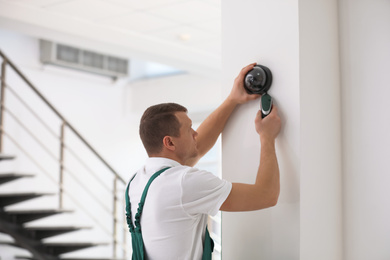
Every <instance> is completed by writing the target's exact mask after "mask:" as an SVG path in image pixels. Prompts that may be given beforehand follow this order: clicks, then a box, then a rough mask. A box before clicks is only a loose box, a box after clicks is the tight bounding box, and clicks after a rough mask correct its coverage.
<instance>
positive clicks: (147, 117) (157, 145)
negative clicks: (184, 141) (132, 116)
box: [139, 103, 187, 156]
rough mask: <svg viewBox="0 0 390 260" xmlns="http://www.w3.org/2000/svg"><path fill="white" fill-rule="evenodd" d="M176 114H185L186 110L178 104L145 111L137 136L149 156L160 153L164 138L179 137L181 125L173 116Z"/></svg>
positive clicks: (169, 104)
mask: <svg viewBox="0 0 390 260" xmlns="http://www.w3.org/2000/svg"><path fill="white" fill-rule="evenodd" d="M178 112H184V113H187V109H186V108H185V107H183V106H181V105H179V104H175V103H163V104H158V105H154V106H151V107H149V108H148V109H146V110H145V112H144V114H143V116H142V118H141V122H140V127H139V134H140V137H141V140H142V143H143V144H144V147H145V150H146V152H147V153H148V155H149V156H152V155H156V154H158V153H160V152H161V150H162V148H163V139H164V137H166V136H171V137H179V136H180V127H181V124H180V122H179V120H178V118H177V117H176V115H175V114H176V113H178Z"/></svg>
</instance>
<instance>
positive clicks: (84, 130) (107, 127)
mask: <svg viewBox="0 0 390 260" xmlns="http://www.w3.org/2000/svg"><path fill="white" fill-rule="evenodd" d="M0 39H1V40H0V48H1V50H2V51H3V52H4V53H5V54H6V55H7V56H8V58H9V59H10V60H11V61H12V62H14V63H15V64H16V66H18V67H19V69H20V70H21V71H22V73H24V74H25V75H26V76H27V78H28V79H29V80H30V81H31V82H32V83H33V84H34V85H35V86H36V87H37V88H38V89H39V91H41V92H42V94H43V95H44V96H45V97H46V98H47V99H48V100H49V101H50V102H51V103H52V104H53V105H54V106H55V107H56V109H57V110H58V111H59V112H60V113H61V114H62V115H63V116H64V117H65V118H66V119H67V120H69V122H70V123H71V124H72V125H73V126H74V127H75V128H76V129H77V130H78V131H79V132H80V134H81V135H82V136H83V137H84V138H85V139H86V140H87V141H88V142H89V143H90V144H91V145H92V147H94V148H95V149H96V150H97V152H98V153H100V154H101V155H102V156H103V158H105V159H106V160H107V161H108V163H109V164H111V166H112V167H113V168H114V169H115V170H117V171H118V173H119V174H120V175H122V177H123V178H124V179H125V180H127V179H128V178H129V177H130V176H131V175H132V174H133V173H134V172H135V171H136V170H137V169H138V168H139V167H140V166H141V165H142V164H143V163H144V160H145V159H146V157H147V155H146V152H145V151H144V149H143V146H142V143H141V141H140V140H139V135H138V126H139V119H140V117H141V115H142V113H143V111H144V109H146V108H147V107H148V106H149V105H153V104H156V103H160V102H177V103H180V104H183V105H184V106H186V107H187V108H188V109H189V112H190V113H189V114H190V116H191V117H192V118H193V120H194V123H196V121H197V120H202V119H203V118H204V116H205V115H206V114H207V113H208V112H209V111H210V110H212V109H214V108H215V107H216V106H217V105H218V104H219V102H220V94H221V92H220V83H219V81H218V80H216V79H215V77H214V78H213V79H210V78H206V77H204V76H198V75H194V74H180V75H175V76H169V77H162V78H155V79H148V80H145V81H142V80H139V77H138V79H137V80H135V81H134V80H131V79H128V78H127V79H122V80H118V81H117V82H113V81H112V80H111V79H108V78H105V77H100V76H96V75H91V74H86V73H83V72H77V71H71V70H68V69H63V68H55V67H52V66H42V65H41V64H40V62H39V41H38V39H36V38H34V37H30V36H26V35H23V34H20V33H15V32H11V31H6V30H0ZM141 65H142V64H141ZM138 69H139V68H138ZM135 78H137V77H135ZM7 84H9V85H10V86H11V87H12V88H13V89H18V90H19V92H18V93H19V95H21V96H22V97H25V98H26V101H27V103H28V104H29V105H30V106H32V107H33V108H36V109H38V111H37V113H38V114H39V115H40V116H41V117H42V118H43V119H44V120H45V121H47V124H48V125H49V126H50V127H52V130H53V131H54V132H56V134H57V135H59V127H60V123H61V122H60V120H58V119H57V118H56V117H55V116H54V115H53V114H52V113H50V111H49V110H48V109H47V108H46V107H45V105H44V104H43V103H42V102H40V100H39V99H37V98H36V97H35V95H33V94H32V93H31V92H30V91H29V88H28V87H27V86H26V85H24V84H23V83H22V82H21V81H20V80H19V79H17V77H15V75H14V73H12V71H11V70H7ZM6 105H7V107H8V108H9V109H10V110H11V111H12V112H13V113H15V114H17V115H18V116H20V118H19V119H20V121H22V122H23V123H24V124H26V125H27V127H28V128H29V130H30V131H32V132H33V133H34V134H36V135H37V136H41V137H42V136H43V137H45V142H44V143H46V144H49V148H50V149H49V150H50V151H51V152H52V153H53V154H54V155H55V156H56V157H58V154H59V141H58V140H57V139H55V138H53V137H51V136H50V134H48V133H47V131H46V130H45V129H42V127H41V125H40V124H37V122H36V120H35V118H33V117H32V116H31V114H30V113H29V112H28V111H26V110H25V109H24V108H23V107H22V106H21V105H20V103H19V102H18V101H17V100H15V98H14V97H13V95H12V94H11V93H9V92H7V96H6ZM5 117H6V121H5V123H6V124H5V129H6V131H7V132H8V133H10V134H12V135H13V136H14V137H15V138H16V139H17V140H18V141H19V142H20V143H23V145H24V146H25V147H24V148H25V150H28V151H30V152H32V153H33V155H35V156H37V158H38V161H39V162H43V163H42V164H43V165H45V169H46V171H47V172H48V174H49V175H51V176H52V177H51V178H52V179H53V180H54V181H55V182H56V181H57V180H58V173H59V165H58V164H57V163H55V162H54V160H53V158H50V156H47V154H46V153H45V151H41V149H40V148H39V145H38V144H37V143H36V142H34V140H31V138H30V137H29V136H27V134H25V131H24V130H23V129H21V128H20V127H18V126H17V124H15V122H14V121H13V120H12V119H11V118H10V116H9V114H7V113H6V116H5ZM65 137H66V140H67V141H68V143H67V144H70V143H71V144H72V145H76V146H72V147H71V148H73V149H72V150H74V151H77V152H78V153H79V155H81V159H83V160H85V161H86V162H87V163H88V166H89V167H90V168H91V169H92V170H94V172H95V173H97V174H100V175H103V176H106V177H103V182H105V183H106V184H107V185H108V186H111V185H112V178H107V175H109V176H111V175H110V172H109V171H107V170H106V169H105V167H104V166H103V165H102V164H99V163H98V162H96V161H97V160H96V159H93V158H92V156H90V153H89V152H88V151H87V149H85V147H84V146H83V145H80V144H79V143H76V142H75V141H74V140H75V138H74V137H72V135H71V134H70V131H67V132H66V136H65ZM4 139H5V147H4V151H3V152H4V153H7V154H15V155H16V156H17V160H15V161H14V162H2V163H1V166H0V167H1V168H0V172H6V171H16V172H22V173H33V174H35V175H37V176H36V177H35V178H33V179H27V180H21V181H18V182H13V183H9V184H6V185H2V186H1V187H0V189H1V192H12V191H15V190H16V191H18V190H20V191H26V190H28V191H39V192H42V191H45V192H54V193H56V192H57V190H56V187H55V186H53V182H52V181H50V178H48V177H47V176H46V175H44V174H42V173H43V172H42V171H41V169H39V167H36V166H35V165H34V164H33V163H31V162H30V161H29V160H28V158H27V157H26V156H24V155H23V154H22V153H21V152H20V150H18V149H17V148H16V147H15V146H14V145H12V144H11V142H10V141H9V139H7V137H5V138H4ZM70 140H71V141H70ZM69 141H70V142H69ZM37 158H35V159H37ZM65 160H66V163H67V166H69V165H72V170H73V173H75V175H76V176H77V177H78V178H80V179H81V180H82V181H81V182H84V183H87V184H88V185H89V186H90V187H91V186H93V188H98V189H99V188H100V189H101V190H100V193H99V194H98V196H99V198H101V199H100V201H101V203H103V204H105V205H106V206H107V207H108V208H110V207H111V206H110V205H111V201H112V195H111V194H110V193H109V192H107V191H106V190H105V189H103V188H101V186H99V184H97V183H95V182H93V180H91V178H90V177H89V176H87V175H89V174H88V172H86V171H85V169H84V168H83V167H80V165H79V164H78V165H76V163H75V160H73V159H71V156H70V155H69V154H66V155H65ZM73 166H74V167H78V168H73ZM81 168H82V171H79V170H81ZM65 174H66V177H65V180H66V187H65V188H66V189H67V190H68V191H70V192H71V193H72V194H73V195H74V196H76V197H77V196H78V198H79V201H78V202H81V201H84V202H85V201H86V200H87V198H85V197H87V196H88V195H87V196H86V195H85V194H83V193H82V191H80V189H79V188H78V184H77V183H75V182H74V181H73V178H69V176H68V175H67V174H68V173H67V172H66V173H65ZM27 187H28V188H27ZM109 189H111V187H109ZM119 189H122V190H123V187H121V186H120V185H119ZM120 194H124V193H123V192H121V193H120ZM88 198H89V197H88ZM42 205H44V207H45V208H55V207H57V206H58V198H57V196H51V197H50V198H48V199H46V198H45V199H38V200H34V201H33V202H27V203H22V204H18V205H16V206H13V207H14V208H24V207H28V208H31V207H35V206H39V207H42ZM86 205H88V206H91V205H93V206H91V207H94V208H93V211H94V212H95V214H96V215H98V216H99V220H100V221H102V222H103V223H109V225H106V227H105V228H106V229H108V230H109V231H111V228H112V227H111V221H112V220H111V219H108V218H107V216H106V215H103V214H101V213H100V212H101V208H98V207H96V205H94V204H93V202H90V200H89V201H88V200H87V204H86ZM118 207H121V205H118ZM65 208H67V209H74V208H75V205H73V204H72V203H70V201H69V200H67V199H65ZM121 209H122V208H121ZM118 211H119V209H118ZM58 222H62V223H64V225H66V223H68V224H69V223H71V224H74V225H76V226H91V225H94V223H93V222H91V220H90V219H88V218H87V217H86V216H85V215H83V214H77V216H75V217H71V218H69V217H67V218H66V217H63V216H59V217H57V216H56V217H54V218H51V219H49V220H48V219H45V220H44V221H38V222H35V223H33V224H34V225H39V224H41V225H50V224H52V225H56V224H57V223H58ZM88 232H91V231H89V230H88V231H85V232H83V231H82V232H81V233H80V232H78V233H77V234H76V238H75V235H72V234H70V235H63V236H61V237H57V238H52V239H50V240H51V241H60V240H62V239H64V240H66V241H76V240H77V241H79V240H80V241H85V240H87V241H91V242H109V241H110V240H107V237H105V236H102V233H103V232H101V230H100V231H99V232H95V231H93V232H94V233H92V234H91V233H88ZM103 235H104V234H103ZM3 250H7V251H6V252H8V251H9V250H12V248H10V247H0V251H2V252H1V253H3V252H4V251H3ZM91 251H92V250H90V251H88V250H87V251H85V250H84V251H82V252H80V253H79V252H75V253H74V254H75V255H80V254H81V255H83V254H84V255H85V256H90V257H91V256H92V257H93V256H97V255H99V256H105V255H109V254H110V253H111V250H109V249H108V250H105V251H103V252H102V251H101V250H95V249H93V252H91ZM12 252H14V251H12ZM107 252H108V253H107ZM91 253H92V254H91ZM7 254H8V253H7ZM88 254H89V255H88ZM10 255H11V254H10ZM1 256H4V255H3V254H1ZM7 257H8V256H7Z"/></svg>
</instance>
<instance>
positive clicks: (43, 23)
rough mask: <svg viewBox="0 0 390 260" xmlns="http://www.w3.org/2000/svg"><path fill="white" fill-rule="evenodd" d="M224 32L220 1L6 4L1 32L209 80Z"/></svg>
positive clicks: (31, 0) (26, 0)
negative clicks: (141, 61)
mask: <svg viewBox="0 0 390 260" xmlns="http://www.w3.org/2000/svg"><path fill="white" fill-rule="evenodd" d="M220 27H221V11H220V0H0V28H3V29H10V30H14V31H18V32H21V33H25V34H29V35H31V36H34V37H38V38H44V39H48V40H52V41H56V42H61V43H64V44H72V45H75V46H77V47H81V48H88V49H92V50H96V51H100V52H105V53H107V54H111V55H120V56H122V57H128V58H138V59H144V60H151V61H155V62H161V63H165V64H168V65H170V66H174V67H177V68H178V69H183V70H187V71H191V72H200V73H202V74H209V75H212V74H214V73H218V72H219V70H220V65H221V64H220V62H221V57H220V56H221V55H220V54H221V48H220V45H221V42H220V39H221V37H220V36H221V28H220ZM0 48H1V41H0Z"/></svg>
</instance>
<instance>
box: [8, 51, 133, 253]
mask: <svg viewBox="0 0 390 260" xmlns="http://www.w3.org/2000/svg"><path fill="white" fill-rule="evenodd" d="M0 57H1V58H2V59H3V61H2V64H1V83H0V84H1V85H0V95H1V96H0V153H2V152H3V145H4V136H7V137H8V138H9V139H10V140H11V141H12V142H13V143H14V144H15V145H16V146H17V147H18V148H19V149H20V150H21V151H22V152H24V153H25V154H26V155H27V157H29V158H30V159H31V160H32V161H33V162H34V163H35V164H36V165H37V166H38V167H39V168H40V169H41V170H43V167H42V166H41V165H39V163H38V162H37V161H34V159H33V157H32V156H31V154H28V152H26V151H25V150H23V147H22V145H20V144H19V143H18V142H17V141H16V140H15V139H12V137H11V136H10V135H9V134H7V132H6V131H5V128H4V115H5V112H7V113H8V114H9V115H10V116H11V117H14V119H15V120H16V121H17V122H18V124H19V125H21V126H22V127H23V128H24V129H25V130H26V131H27V132H28V133H29V135H30V136H32V137H33V138H34V139H36V141H37V142H38V143H39V144H40V145H41V146H43V148H44V149H45V147H44V145H43V144H42V143H41V142H40V141H39V140H38V138H37V137H36V136H34V134H32V133H31V132H30V131H29V130H28V127H27V126H25V125H23V123H22V122H21V121H20V120H18V119H17V117H16V116H15V115H14V114H12V112H11V111H10V110H8V109H7V107H6V104H5V95H6V89H8V90H9V91H10V92H11V93H12V94H13V95H14V96H15V97H16V98H17V99H18V100H19V101H20V102H21V103H22V104H23V105H24V106H25V107H26V108H27V109H28V110H29V111H30V112H31V113H32V114H33V115H34V117H36V118H37V120H38V121H40V122H41V123H42V124H43V125H44V126H45V127H46V128H47V129H48V130H49V131H50V132H51V133H52V134H53V135H55V136H56V138H59V142H60V156H59V158H58V163H59V183H58V187H59V191H58V196H59V208H60V209H62V208H63V197H64V193H66V192H65V189H64V183H63V178H64V174H65V171H66V168H65V163H64V153H65V149H67V150H68V151H69V152H71V153H72V154H73V155H74V156H76V157H77V155H76V153H75V152H74V151H72V150H71V149H70V147H67V146H66V142H65V131H66V129H69V130H70V131H72V132H73V134H74V135H75V136H76V137H77V138H78V139H79V140H80V141H81V142H82V143H83V144H84V145H85V146H86V147H87V148H88V149H89V150H90V151H91V152H92V154H93V155H94V156H95V157H96V158H97V159H98V160H100V161H101V162H102V164H103V165H105V166H106V168H107V169H108V170H109V171H110V172H111V173H112V175H113V178H114V179H113V185H112V190H111V192H112V203H113V204H112V212H111V214H112V219H113V222H112V232H111V234H110V235H111V236H112V244H113V252H112V256H113V257H114V258H116V257H117V247H118V246H120V248H121V249H122V251H123V253H122V255H123V256H124V257H125V258H126V256H127V250H126V245H127V243H126V234H127V228H126V224H125V223H124V221H122V223H119V220H120V218H118V212H117V203H118V202H119V198H118V195H117V194H118V188H117V185H118V183H120V184H122V185H125V184H126V182H125V180H124V179H123V178H122V177H121V176H120V175H119V174H118V173H117V172H116V171H115V170H114V169H113V168H112V167H111V166H110V165H109V164H108V163H107V161H106V160H104V158H103V157H102V156H101V155H100V154H99V153H98V152H97V151H96V150H95V149H94V148H93V147H92V146H91V145H90V144H89V143H88V142H87V141H86V140H85V138H83V137H82V136H81V134H80V133H79V132H78V131H77V130H76V129H75V128H74V127H73V126H72V125H71V124H70V123H69V121H68V120H66V119H65V117H64V116H63V115H62V114H61V113H59V112H58V110H57V109H56V108H55V107H54V106H53V105H52V104H51V103H50V102H49V101H48V100H47V99H46V98H45V97H44V96H43V95H42V94H41V92H40V91H39V90H38V89H37V88H36V87H35V86H34V85H33V84H32V83H31V82H30V81H29V80H28V79H27V78H26V77H25V76H24V75H23V74H22V73H21V71H20V70H19V69H18V68H17V67H16V66H15V65H14V64H13V63H12V62H11V61H10V60H9V59H8V58H7V56H6V55H5V54H4V53H3V52H2V51H1V50H0ZM7 67H10V68H11V69H12V70H13V71H14V72H15V73H16V74H17V75H18V77H19V78H20V79H22V80H23V81H24V82H25V83H26V84H27V86H29V87H30V89H31V90H32V91H33V92H34V93H35V94H36V95H37V96H38V97H39V98H40V99H41V100H42V101H43V102H44V103H45V104H46V106H47V107H48V108H50V110H51V111H52V112H54V114H55V115H56V116H57V117H58V118H59V119H60V120H61V121H62V124H61V129H60V134H59V137H58V135H56V134H55V133H54V132H53V130H51V129H50V127H49V126H47V125H46V124H45V121H44V120H42V118H40V117H39V115H38V114H37V113H35V112H34V109H33V108H31V107H30V106H29V105H28V104H27V103H26V102H25V101H24V100H23V99H22V98H21V97H20V96H19V95H18V94H17V93H16V92H15V91H14V90H13V89H12V88H11V87H10V86H9V85H8V84H7V81H6V69H7ZM51 156H52V157H54V158H55V156H53V155H51ZM55 159H56V160H57V158H55ZM78 160H79V162H80V163H81V164H83V162H82V161H81V160H80V159H79V158H78ZM84 167H86V169H88V171H89V172H90V173H91V174H94V172H93V171H92V170H90V169H89V168H87V167H88V166H86V165H85V164H84ZM43 171H44V170H43ZM68 171H69V170H68ZM45 174H47V175H48V174H49V173H47V172H46V173H45ZM49 177H50V176H49ZM73 177H75V175H74V176H73ZM96 178H97V177H96ZM51 179H52V180H54V179H53V178H51ZM79 184H80V185H82V186H84V187H85V185H83V184H82V183H80V182H79ZM85 188H86V187H85ZM123 190H124V189H122V190H121V191H123ZM122 193H123V192H122ZM67 195H70V194H67ZM91 196H92V197H93V198H94V199H95V200H96V201H97V202H99V199H98V198H96V197H94V196H93V195H92V194H91ZM122 199H123V196H122ZM75 200H77V199H75ZM75 200H73V201H74V202H75V203H76V204H77V201H75ZM121 203H122V204H121V205H124V203H123V200H122V201H121ZM103 207H104V205H103ZM106 209H107V208H106ZM123 210H124V207H122V211H121V212H120V214H122V216H124V211H123ZM86 213H87V215H88V216H90V217H91V218H92V219H93V220H94V221H95V222H96V223H97V224H98V225H99V226H101V227H102V224H101V223H99V221H98V220H97V219H96V218H95V217H94V216H93V215H91V213H88V212H86ZM123 220H124V218H123ZM118 225H119V227H120V228H122V232H123V237H122V239H119V238H118V236H119V234H118V232H117V228H118ZM102 229H103V230H105V231H106V233H109V232H107V229H106V228H105V227H102ZM120 241H121V243H120V244H118V242H120Z"/></svg>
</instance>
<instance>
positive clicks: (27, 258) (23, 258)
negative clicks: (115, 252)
mask: <svg viewBox="0 0 390 260" xmlns="http://www.w3.org/2000/svg"><path fill="white" fill-rule="evenodd" d="M15 259H20V260H38V259H36V258H34V257H32V256H15ZM60 259H61V260H126V259H125V258H73V257H72V258H69V257H60Z"/></svg>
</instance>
